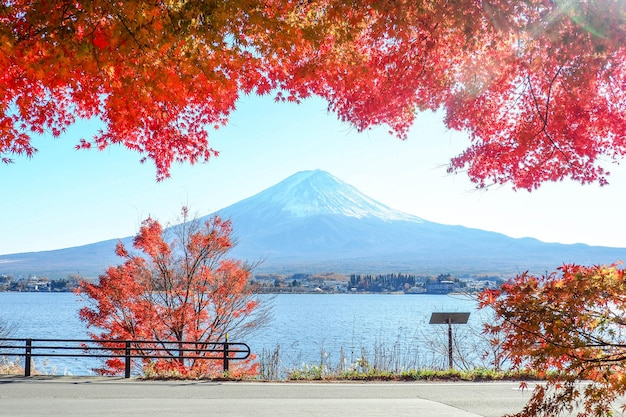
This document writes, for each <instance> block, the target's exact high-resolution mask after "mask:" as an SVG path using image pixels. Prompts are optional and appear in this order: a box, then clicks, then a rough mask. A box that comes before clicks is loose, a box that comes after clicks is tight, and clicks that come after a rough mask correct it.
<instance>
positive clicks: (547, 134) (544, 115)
mask: <svg viewBox="0 0 626 417" xmlns="http://www.w3.org/2000/svg"><path fill="white" fill-rule="evenodd" d="M562 69H563V65H561V66H559V68H557V71H556V73H555V74H554V77H552V79H551V80H550V82H549V87H548V93H547V97H546V103H545V110H544V111H542V110H541V106H540V104H539V99H538V97H537V95H536V94H535V91H534V89H533V85H532V80H531V79H530V74H529V75H527V76H526V80H527V83H528V86H529V89H530V94H531V96H532V98H533V102H534V103H535V109H536V111H537V114H538V115H539V118H540V119H541V121H542V126H541V129H540V130H539V131H538V132H537V133H536V134H535V136H533V139H534V138H535V137H537V136H538V135H539V134H540V133H543V134H544V135H545V137H546V138H548V140H549V141H550V143H551V144H552V147H553V148H554V149H555V150H556V151H558V152H559V153H560V154H561V155H563V157H564V158H565V161H566V162H567V164H568V165H570V166H571V160H570V158H569V156H568V155H567V154H566V153H565V152H564V151H563V150H562V149H561V148H560V147H559V145H558V144H557V143H556V142H555V141H554V139H553V138H552V135H551V134H550V132H548V116H549V114H550V112H549V109H550V99H551V96H552V87H553V86H554V83H555V82H556V79H557V78H558V77H559V74H560V73H561V70H562ZM548 159H550V157H548V158H546V160H548Z"/></svg>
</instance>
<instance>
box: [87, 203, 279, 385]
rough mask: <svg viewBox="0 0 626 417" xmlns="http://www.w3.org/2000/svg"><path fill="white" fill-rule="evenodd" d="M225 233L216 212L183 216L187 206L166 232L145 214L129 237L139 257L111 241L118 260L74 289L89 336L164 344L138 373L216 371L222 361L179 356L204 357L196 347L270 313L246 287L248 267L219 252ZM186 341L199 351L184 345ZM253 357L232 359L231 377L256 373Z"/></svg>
mask: <svg viewBox="0 0 626 417" xmlns="http://www.w3.org/2000/svg"><path fill="white" fill-rule="evenodd" d="M231 234H232V225H231V222H230V221H224V220H222V219H221V218H219V217H218V216H215V217H213V218H211V219H210V220H208V221H206V222H204V223H202V222H200V221H199V220H197V219H193V220H190V219H189V213H188V210H187V209H186V208H183V210H182V222H181V223H180V224H179V225H177V226H173V227H171V228H168V229H165V230H164V229H163V228H162V226H161V224H160V223H159V222H158V221H156V220H153V219H151V218H148V219H146V220H144V221H143V223H142V225H141V228H140V230H139V233H138V234H137V236H135V239H134V242H133V246H134V248H135V249H137V250H139V251H141V255H131V254H130V253H129V252H128V251H127V249H126V247H125V246H124V245H123V244H122V243H121V242H120V243H118V245H117V248H116V253H117V255H118V256H120V257H121V258H123V259H124V260H125V261H124V263H123V264H121V265H119V266H111V267H109V268H108V269H107V271H106V273H105V274H104V275H102V276H100V278H99V280H98V282H97V283H89V282H82V284H81V286H80V288H79V289H78V293H79V295H80V296H81V297H82V298H84V299H85V300H87V302H88V306H86V307H84V308H83V309H81V310H80V318H81V320H83V321H84V322H86V323H87V327H88V328H93V329H97V330H98V331H97V332H92V333H90V336H91V337H92V338H93V339H95V340H100V339H109V340H150V341H156V343H153V344H147V345H145V344H144V345H141V352H142V353H149V352H150V350H151V349H156V348H159V349H164V350H163V351H160V352H158V354H159V355H163V356H166V358H159V359H143V361H142V365H143V370H144V372H148V373H150V374H154V375H156V376H163V375H177V376H182V377H194V378H197V377H215V376H220V375H222V373H223V369H222V362H221V361H217V360H205V359H198V358H188V357H186V356H202V357H207V356H210V355H211V354H210V353H206V352H202V351H201V350H200V349H202V348H204V347H208V348H211V347H212V346H214V345H212V343H216V342H223V341H224V340H225V338H226V337H227V335H230V336H231V340H232V339H233V338H243V337H244V336H246V335H247V334H249V333H250V332H251V331H254V330H256V329H258V328H259V327H260V326H262V325H263V324H264V323H266V321H267V318H268V313H269V307H267V306H265V307H261V306H260V305H259V301H258V300H257V298H256V297H255V296H254V294H253V293H252V291H251V288H250V286H249V283H248V281H249V278H250V270H251V266H250V265H248V264H245V263H242V262H241V261H238V260H234V259H230V258H227V257H226V254H227V253H228V251H229V250H230V249H231V248H232V247H233V244H234V242H233V239H232V237H231ZM102 346H105V347H111V346H112V345H111V344H110V343H109V344H106V343H102ZM190 347H191V348H192V349H194V348H195V349H198V350H197V351H194V350H192V351H191V352H190V351H186V350H185V349H189V348H190ZM138 348H139V346H138ZM153 352H154V351H153ZM213 356H215V353H213ZM253 359H254V355H252V356H251V357H250V358H249V359H246V360H245V361H241V362H236V363H235V362H233V366H232V367H231V368H230V370H229V371H230V375H231V376H234V377H239V376H250V375H254V374H256V372H257V369H256V368H257V365H256V364H255V363H253ZM123 369H124V363H123V361H122V360H120V359H116V358H114V359H109V360H107V361H106V364H105V366H104V367H103V368H101V369H98V370H97V371H99V372H100V373H103V374H116V373H119V372H120V371H121V370H123Z"/></svg>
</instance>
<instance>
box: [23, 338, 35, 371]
mask: <svg viewBox="0 0 626 417" xmlns="http://www.w3.org/2000/svg"><path fill="white" fill-rule="evenodd" d="M32 346H33V340H32V339H26V352H25V355H24V376H30V361H31V359H32V356H31V354H32Z"/></svg>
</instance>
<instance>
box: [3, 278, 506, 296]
mask: <svg viewBox="0 0 626 417" xmlns="http://www.w3.org/2000/svg"><path fill="white" fill-rule="evenodd" d="M82 279H83V278H82V277H81V276H80V275H69V276H68V277H67V278H63V279H49V278H47V277H45V276H35V275H29V276H27V277H17V278H15V277H12V276H10V275H2V274H0V292H4V291H12V292H68V291H72V290H74V289H75V288H76V287H77V286H78V284H79V282H80V281H81V280H82ZM503 281H504V280H503V279H502V278H501V277H500V276H497V275H467V274H466V275H462V276H459V277H457V276H454V275H451V274H440V275H438V276H426V275H412V274H404V273H395V274H378V275H373V274H366V275H361V274H351V275H346V274H337V273H323V274H304V273H299V274H286V275H280V274H258V275H255V276H254V278H253V279H252V280H251V281H250V285H251V286H252V288H253V290H254V291H255V292H257V293H260V294H283V293H296V294H297V293H404V294H449V293H453V292H465V293H474V292H479V291H482V290H483V289H486V288H497V287H499V286H500V284H502V282H503Z"/></svg>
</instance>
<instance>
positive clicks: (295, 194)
mask: <svg viewBox="0 0 626 417" xmlns="http://www.w3.org/2000/svg"><path fill="white" fill-rule="evenodd" d="M244 201H245V202H246V203H253V202H254V205H255V206H257V207H258V208H259V211H260V212H262V211H265V210H264V209H268V208H270V207H272V208H274V209H280V210H281V212H282V213H283V214H288V215H290V216H293V217H309V216H313V215H320V214H339V215H344V216H349V217H355V218H378V219H381V220H384V221H392V220H404V221H412V222H421V221H423V220H422V219H421V218H419V217H417V216H413V215H410V214H406V213H402V212H401V211H398V210H394V209H392V208H390V207H388V206H386V205H384V204H381V203H379V202H377V201H376V200H373V199H372V198H370V197H368V196H366V195H365V194H363V193H361V192H360V191H359V190H357V189H356V188H355V187H353V186H351V185H348V184H346V183H344V182H343V181H341V180H339V179H337V178H336V177H334V176H333V175H331V174H329V173H328V172H325V171H322V170H314V171H302V172H298V173H296V174H294V175H292V176H290V177H289V178H287V179H285V180H284V181H282V182H280V183H278V184H276V185H274V186H273V187H270V188H268V189H266V190H265V191H262V192H261V193H259V194H257V195H255V196H253V197H250V198H249V199H247V200H244ZM242 203H243V202H242ZM272 211H273V210H272Z"/></svg>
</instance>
